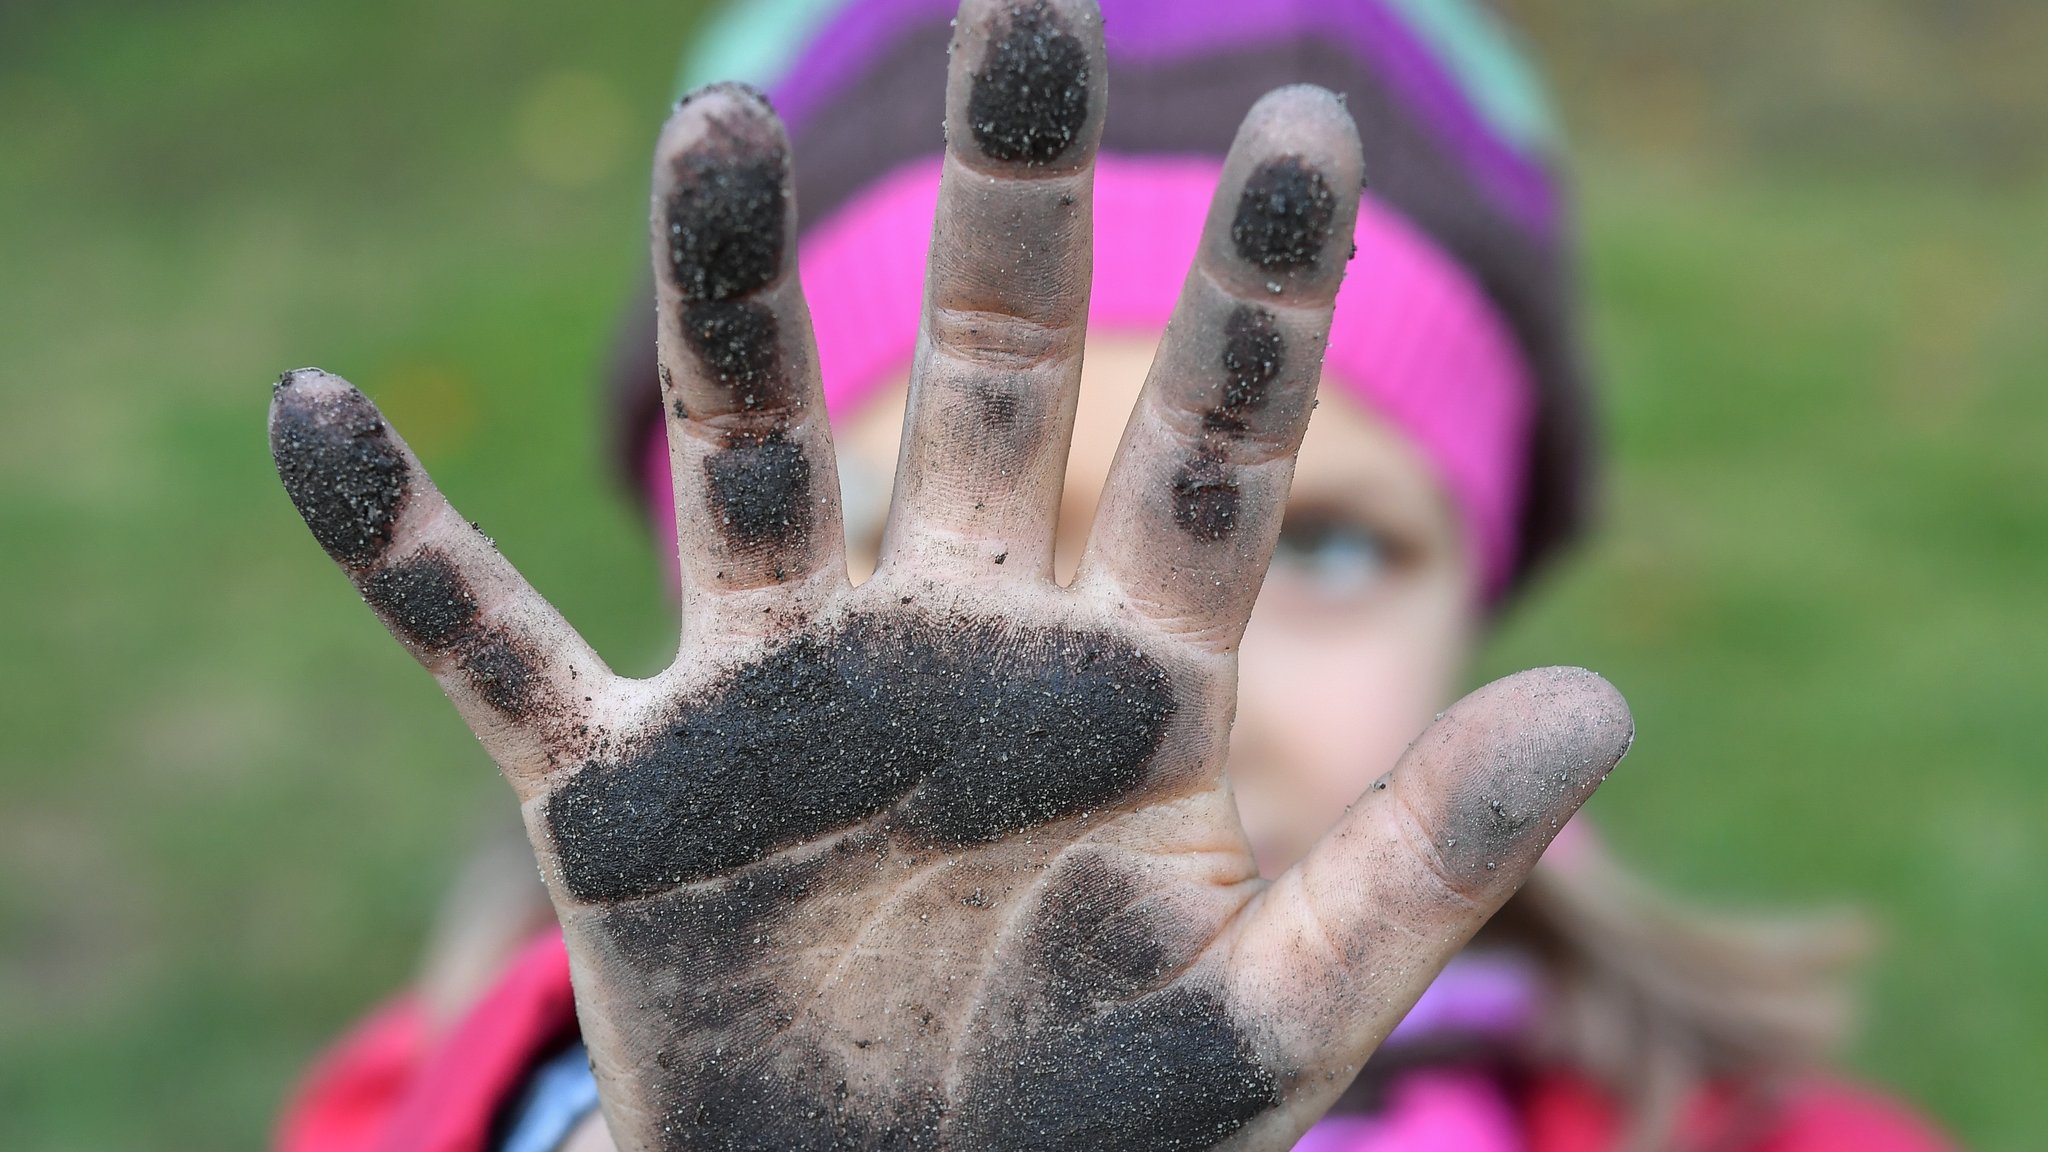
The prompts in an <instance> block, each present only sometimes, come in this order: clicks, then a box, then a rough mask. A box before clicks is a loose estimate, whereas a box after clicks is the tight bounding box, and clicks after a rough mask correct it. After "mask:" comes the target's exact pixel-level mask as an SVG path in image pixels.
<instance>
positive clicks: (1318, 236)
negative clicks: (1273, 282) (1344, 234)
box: [1230, 156, 1337, 272]
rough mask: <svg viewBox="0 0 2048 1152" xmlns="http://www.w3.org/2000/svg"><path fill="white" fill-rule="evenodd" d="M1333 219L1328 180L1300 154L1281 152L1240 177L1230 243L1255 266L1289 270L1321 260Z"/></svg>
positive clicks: (1334, 203) (1334, 207) (1333, 204)
mask: <svg viewBox="0 0 2048 1152" xmlns="http://www.w3.org/2000/svg"><path fill="white" fill-rule="evenodd" d="M1336 218H1337V196H1336V194H1335V193H1333V192H1331V191H1330V182H1329V181H1328V180H1326V179H1324V178H1323V174H1322V173H1321V172H1319V171H1317V170H1316V169H1314V168H1312V167H1310V166H1309V165H1308V164H1307V163H1305V162H1304V161H1303V160H1302V159H1301V157H1299V156H1282V157H1280V158H1279V159H1277V160H1268V161H1267V162H1266V163H1264V164H1261V165H1260V166H1259V167H1258V168H1257V169H1256V170H1255V171H1253V172H1252V174H1251V175H1250V176H1249V177H1247V178H1246V179H1245V182H1244V192H1243V194H1242V195H1240V196H1239V197H1238V201H1237V215H1236V216H1235V217H1234V218H1232V220H1231V222H1230V242H1231V244H1232V245H1233V246H1235V247H1236V249H1237V254H1238V257H1239V258H1240V259H1243V260H1246V261H1248V262H1250V263H1251V264H1254V265H1256V266H1258V267H1259V268H1262V269H1266V270H1269V271H1279V272H1294V271H1298V270H1300V269H1303V268H1310V267H1313V266H1315V264H1316V263H1317V262H1318V261H1319V260H1320V259H1321V257H1322V253H1323V248H1324V246H1325V245H1327V244H1328V243H1329V241H1330V229H1331V227H1332V226H1333V225H1334V224H1335V222H1336Z"/></svg>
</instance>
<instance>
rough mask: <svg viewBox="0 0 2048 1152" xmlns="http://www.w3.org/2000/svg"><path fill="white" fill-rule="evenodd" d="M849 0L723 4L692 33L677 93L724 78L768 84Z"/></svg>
mask: <svg viewBox="0 0 2048 1152" xmlns="http://www.w3.org/2000/svg"><path fill="white" fill-rule="evenodd" d="M845 6H847V0H751V2H749V3H744V4H720V5H719V6H718V7H717V8H716V9H715V10H714V11H713V12H712V15H711V18H710V19H709V20H707V21H705V23H704V26H703V27H702V28H700V29H699V30H698V32H697V34H696V35H695V36H693V37H691V44H690V50H689V52H688V54H687V55H685V56H684V57H683V66H682V68H681V70H680V71H679V72H678V73H677V74H676V88H675V96H676V98H677V99H681V98H682V96H683V94H684V93H685V92H688V91H690V90H692V89H694V88H701V87H703V86H704V85H706V84H711V83H714V82H716V81H720V80H739V81H743V82H745V83H748V84H752V85H753V86H754V87H756V88H766V87H768V86H769V85H771V84H773V83H774V82H775V81H776V80H777V79H778V78H779V77H781V75H782V74H783V73H784V72H786V71H788V70H789V67H790V65H792V64H794V63H796V58H797V56H798V55H800V54H801V53H802V52H803V50H804V48H805V47H806V46H807V45H808V44H809V43H810V40H811V34H812V33H814V32H816V31H817V30H818V28H819V27H820V26H821V25H823V24H824V23H825V21H826V20H827V19H829V18H830V17H831V16H832V14H833V13H834V12H837V11H838V10H839V9H840V8H842V7H845Z"/></svg>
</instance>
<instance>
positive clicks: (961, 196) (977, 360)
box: [882, 0, 1106, 579]
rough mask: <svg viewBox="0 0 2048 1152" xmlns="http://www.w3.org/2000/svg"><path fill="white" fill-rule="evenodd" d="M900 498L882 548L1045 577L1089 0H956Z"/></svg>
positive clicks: (1094, 32)
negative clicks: (935, 206)
mask: <svg viewBox="0 0 2048 1152" xmlns="http://www.w3.org/2000/svg"><path fill="white" fill-rule="evenodd" d="M956 27H957V31H956V32H955V33H954V39H953V48H952V57H951V64H950V66H949V72H948V76H947V81H946V156H945V161H944V170H943V175H942V176H941V179H940V185H939V203H938V214H937V217H936V219H935V221H934V224H933V228H932V248H931V263H930V268H929V271H928V273H927V277H926V282H925V305H924V316H923V326H922V330H921V331H920V333H919V339H918V351H917V358H916V361H915V363H914V365H913V367H912V370H911V382H910V400H909V407H908V411H907V413H906V416H905V427H904V436H903V451H902V453H901V454H900V456H899V462H898V465H897V472H896V500H895V504H894V505H893V506H892V507H891V509H890V514H889V529H888V533H887V535H886V537H885V541H884V544H883V549H882V567H883V569H885V570H886V569H887V568H888V567H889V566H890V565H891V563H893V562H904V561H905V559H906V557H907V558H908V561H909V562H910V563H914V564H917V565H918V566H920V567H923V566H926V565H930V564H933V563H937V564H943V565H947V566H954V567H957V568H965V569H968V570H970V571H978V572H982V573H987V574H996V573H997V572H998V569H996V568H994V567H993V566H994V565H998V564H1003V563H1005V562H1007V563H1008V564H1009V567H1008V568H1007V569H1003V570H1001V571H1004V572H1007V573H1014V574H1025V573H1029V574H1035V575H1037V576H1039V577H1041V578H1044V579H1050V578H1051V573H1052V545H1053V533H1054V528H1055V522H1056V519H1057V516H1058V511H1059V503H1060V488H1061V480H1062V477H1063V475H1064V473H1065V470H1066V457H1067V442H1068V438H1069V437H1070V435H1071V434H1072V432H1073V424H1074V404H1075V397H1076V395H1077V393H1078V390H1079V388H1080V379H1081V346H1082V339H1083V337H1084V335H1085V334H1086V329H1087V319H1088V285H1089V277H1090V274H1091V272H1092V269H1093V259H1092V256H1093V237H1094V230H1093V223H1092V198H1093V194H1094V164H1095V149H1096V143H1097V141H1098V139H1099V138H1100V136H1101V132H1102V116H1103V110H1104V103H1105V101H1104V93H1105V80H1106V73H1105V64H1104V59H1103V51H1102V17H1101V14H1100V13H1099V12H1098V11H1097V10H1096V7H1095V4H1094V3H1093V0H965V2H964V3H963V4H961V6H960V14H959V19H958V20H957V22H956Z"/></svg>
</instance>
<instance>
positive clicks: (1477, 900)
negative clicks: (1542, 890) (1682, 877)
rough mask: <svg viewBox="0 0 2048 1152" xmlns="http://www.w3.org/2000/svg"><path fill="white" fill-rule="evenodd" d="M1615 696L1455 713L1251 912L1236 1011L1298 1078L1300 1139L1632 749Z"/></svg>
mask: <svg viewBox="0 0 2048 1152" xmlns="http://www.w3.org/2000/svg"><path fill="white" fill-rule="evenodd" d="M1634 738H1635V724H1634V721H1633V720H1632V719H1631V717H1630V716H1629V711H1628V704H1627V703H1626V702H1625V701H1624V700H1623V699H1622V698H1621V694H1620V693H1619V692H1617V691H1615V689H1614V686H1613V685H1611V684H1609V683H1608V682H1607V681H1606V680H1603V679H1601V678H1600V677H1599V676H1597V675H1595V674H1593V673H1591V672H1588V671H1586V670H1584V669H1581V668H1539V669H1536V670H1533V671H1529V672H1523V673H1520V674H1518V675H1514V676H1510V677H1507V678H1506V679H1503V680H1497V681H1495V682H1494V683H1492V684H1489V685H1487V686H1486V687H1484V688H1481V689H1479V690H1478V691H1476V692H1473V693H1472V694H1471V695H1469V696H1467V697H1465V698H1464V699H1463V700H1460V701H1459V702H1458V703H1457V704H1455V705H1453V706H1452V707H1451V708H1450V710H1449V711H1447V712H1445V713H1443V714H1442V715H1441V716H1439V717H1438V718H1437V720H1436V722H1435V723H1433V724H1431V725H1430V727H1429V728H1428V730H1426V731H1425V732H1423V734H1422V735H1421V737H1419V738H1418V739H1417V740H1416V741H1415V742H1414V743H1413V744H1411V745H1409V747H1408V750H1407V752H1406V753H1404V754H1403V755H1402V757H1401V761H1400V763H1399V764H1397V765H1396V766H1395V767H1394V770H1393V771H1392V772H1390V773H1388V774H1387V775H1386V776H1383V777H1381V778H1380V779H1379V780H1377V781H1375V782H1374V783H1373V785H1372V787H1371V788H1369V789H1368V790H1367V791H1366V793H1365V795H1364V796H1362V797H1361V798H1360V799H1359V801H1358V803H1356V804H1355V805H1353V806H1352V808H1351V811H1350V812H1349V813H1348V814H1347V815H1346V816H1345V818H1344V820H1343V822H1342V823H1341V824H1339V825H1338V826H1337V827H1336V828H1335V829H1334V830H1332V831H1331V832H1330V833H1329V834H1328V835H1327V836H1325V837H1324V838H1323V840H1322V842H1321V843H1319V844H1317V845H1316V848H1315V850H1314V851H1312V852H1311V853H1310V854H1309V856H1308V857H1307V858H1306V859H1304V860H1303V861H1301V862H1300V863H1299V864H1297V865H1295V866H1294V867H1293V868H1292V869H1290V870H1288V872H1287V873H1286V874H1285V875H1283V876H1281V877H1280V878H1279V879H1278V880H1277V881H1275V882H1274V884H1273V886H1272V887H1271V888H1269V889H1268V890H1267V891H1266V892H1264V893H1263V894H1261V897H1260V899H1259V901H1258V902H1257V903H1256V904H1254V905H1253V906H1252V907H1251V908H1250V909H1248V910H1247V913H1246V915H1247V919H1246V920H1245V921H1244V922H1243V927H1242V931H1241V935H1240V936H1239V938H1238V940H1237V942H1236V946H1235V948H1234V949H1233V951H1232V955H1231V959H1230V967H1231V976H1230V979H1231V982H1232V984H1233V987H1234V991H1235V994H1236V995H1235V999H1237V1001H1238V1002H1239V1003H1240V1004H1242V1005H1244V1006H1245V1007H1246V1008H1247V1009H1249V1010H1250V1011H1251V1012H1252V1013H1253V1014H1255V1016H1256V1017H1257V1018H1259V1019H1262V1020H1264V1021H1266V1022H1268V1027H1269V1028H1271V1029H1272V1033H1271V1035H1272V1037H1273V1039H1274V1041H1276V1042H1277V1044H1278V1046H1279V1048H1280V1049H1281V1050H1282V1051H1284V1052H1285V1053H1286V1054H1287V1057H1288V1059H1289V1062H1290V1063H1292V1064H1293V1066H1295V1067H1297V1068H1302V1069H1304V1070H1307V1069H1313V1070H1315V1071H1317V1072H1321V1073H1324V1075H1314V1076H1308V1075H1305V1076H1303V1077H1301V1078H1300V1079H1299V1081H1297V1083H1298V1085H1299V1087H1300V1091H1301V1097H1302V1098H1301V1099H1298V1100H1290V1101H1289V1102H1288V1107H1289V1108H1290V1110H1291V1109H1294V1108H1300V1109H1301V1110H1302V1113H1301V1116H1302V1123H1303V1125H1304V1127H1305V1126H1306V1124H1307V1123H1309V1122H1312V1121H1313V1120H1314V1118H1315V1117H1316V1116H1318V1115H1320V1114H1321V1112H1322V1111H1323V1109H1324V1108H1326V1107H1327V1106H1328V1105H1329V1104H1330V1102H1332V1101H1333V1100H1334V1099H1335V1098H1336V1096H1337V1095H1338V1094H1339V1093H1341V1092H1342V1091H1343V1089H1344V1087H1345V1086H1346V1085H1347V1084H1349V1083H1350V1080H1351V1074H1352V1073H1354V1072H1355V1071H1356V1070H1357V1068H1358V1066H1359V1065H1361V1064H1362V1063H1364V1061H1365V1058H1366V1057H1367V1056H1369V1055H1370V1054H1371V1053H1372V1051H1373V1049H1375V1048H1377V1047H1378V1046H1379V1044H1380V1042H1381V1041H1382V1040H1384V1039H1385V1038H1386V1036H1387V1034H1388V1033H1389V1032H1391V1031H1392V1030H1393V1028H1394V1025H1395V1024H1397V1023H1399V1022H1400V1019H1401V1017H1402V1016H1403V1015H1405V1014H1406V1013H1407V1011H1408V1009H1409V1008H1410V1007H1412V1006H1413V1005H1414V1003H1415V1000H1416V998H1417V997H1419V996H1420V995H1421V994H1422V991H1423V989H1425V988H1427V987H1428V986H1429V982H1430V981H1431V980H1432V979H1434V978H1435V976H1436V974H1437V972H1438V971H1439V970H1441V969H1442V968H1443V966H1444V964H1445V963H1446V962H1448V961H1449V960H1450V958H1451V956H1452V955H1454V954H1455V953H1456V952H1457V951H1458V949H1459V948H1461V947H1462V946H1463V945H1464V944H1465V942H1466V941H1467V940H1469V939H1470V938H1471V937H1472V934H1473V933H1474V932H1476V931H1478V929H1479V926H1480V925H1481V924H1484V923H1485V922H1486V919H1487V917H1489V916H1491V915H1493V913H1494V912H1495V911H1497V910H1498V909H1499V908H1500V906H1501V905H1502V904H1503V903H1505V902H1506V901H1507V898H1508V897H1509V896H1511V895H1513V894H1514V891H1515V889H1517V888H1518V887H1520V886H1521V883H1522V881H1523V880H1524V879H1526V878H1527V877H1528V875H1529V872H1530V870H1531V869H1532V868H1534V867H1535V865H1536V860H1537V858H1538V857H1540V856H1541V855H1542V854H1543V850H1544V848H1545V847H1547V846H1548V845H1549V844H1550V841H1551V838H1552V837H1554V836H1555V835H1557V832H1558V829H1560V828H1561V827H1563V826H1564V822H1565V821H1566V820H1568V819H1569V818H1570V817H1571V815H1572V813H1574V812H1576V811H1578V808H1579V806H1580V805H1581V804H1583V803H1585V801H1586V799H1587V797H1589V796H1591V795H1592V794H1593V790H1594V789H1595V788H1597V787H1599V785H1600V783H1601V781H1603V780H1605V779H1606V778H1607V773H1608V772H1609V770H1611V769H1612V768H1613V767H1614V765H1615V763H1616V762H1617V761H1619V760H1620V759H1621V758H1622V756H1623V755H1624V754H1625V753H1626V752H1627V751H1628V748H1629V744H1630V742H1631V741H1632V740H1633V739H1634Z"/></svg>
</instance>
